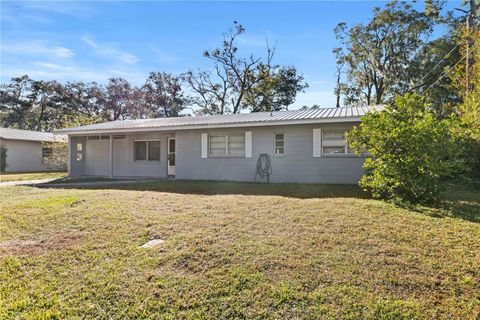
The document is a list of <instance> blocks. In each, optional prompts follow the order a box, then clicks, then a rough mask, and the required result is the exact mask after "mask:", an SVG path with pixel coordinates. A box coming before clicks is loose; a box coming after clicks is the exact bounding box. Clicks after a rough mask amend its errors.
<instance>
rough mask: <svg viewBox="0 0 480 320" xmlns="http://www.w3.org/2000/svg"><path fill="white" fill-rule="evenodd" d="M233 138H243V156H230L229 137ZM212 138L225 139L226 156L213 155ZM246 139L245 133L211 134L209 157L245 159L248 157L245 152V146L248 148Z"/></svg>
mask: <svg viewBox="0 0 480 320" xmlns="http://www.w3.org/2000/svg"><path fill="white" fill-rule="evenodd" d="M232 136H237V137H243V139H244V140H243V153H242V154H229V152H228V151H229V150H228V139H229V137H232ZM212 137H224V138H225V154H212V153H211V147H210V146H211V138H212ZM246 143H247V142H246V139H245V133H243V134H241V133H239V134H215V133H213V134H209V135H208V150H207V152H208V157H209V158H245V157H246V152H245V146H246Z"/></svg>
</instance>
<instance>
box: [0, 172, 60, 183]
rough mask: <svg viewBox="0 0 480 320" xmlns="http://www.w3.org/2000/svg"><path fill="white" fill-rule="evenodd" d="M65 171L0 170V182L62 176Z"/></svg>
mask: <svg viewBox="0 0 480 320" xmlns="http://www.w3.org/2000/svg"><path fill="white" fill-rule="evenodd" d="M66 175H67V173H66V172H12V173H10V172H2V173H0V182H8V181H23V180H40V179H54V178H63V177H65V176H66Z"/></svg>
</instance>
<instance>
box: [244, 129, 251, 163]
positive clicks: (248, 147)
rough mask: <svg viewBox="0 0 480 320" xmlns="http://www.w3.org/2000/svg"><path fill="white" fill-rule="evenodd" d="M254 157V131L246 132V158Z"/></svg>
mask: <svg viewBox="0 0 480 320" xmlns="http://www.w3.org/2000/svg"><path fill="white" fill-rule="evenodd" d="M251 157H252V132H251V131H247V132H245V158H251Z"/></svg>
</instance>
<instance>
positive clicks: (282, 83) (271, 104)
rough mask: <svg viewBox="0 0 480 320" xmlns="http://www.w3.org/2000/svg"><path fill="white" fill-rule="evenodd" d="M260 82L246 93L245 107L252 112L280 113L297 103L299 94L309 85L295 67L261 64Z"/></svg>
mask: <svg viewBox="0 0 480 320" xmlns="http://www.w3.org/2000/svg"><path fill="white" fill-rule="evenodd" d="M258 70H259V72H260V73H261V76H260V79H261V80H260V81H258V82H256V83H255V84H254V85H253V86H252V88H251V89H250V90H248V91H247V92H246V93H245V97H244V101H243V107H244V108H250V109H251V110H252V112H259V111H280V110H285V109H287V108H288V106H289V105H291V104H292V103H294V102H295V97H296V95H297V93H298V92H300V91H303V90H304V89H305V88H307V87H308V85H307V84H306V83H305V81H304V78H303V76H302V75H298V74H297V70H296V69H295V67H293V66H287V67H281V66H279V65H275V66H271V65H270V66H269V65H264V64H261V65H259V68H258Z"/></svg>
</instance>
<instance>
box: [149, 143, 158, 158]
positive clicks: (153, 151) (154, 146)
mask: <svg viewBox="0 0 480 320" xmlns="http://www.w3.org/2000/svg"><path fill="white" fill-rule="evenodd" d="M148 161H160V141H148Z"/></svg>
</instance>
